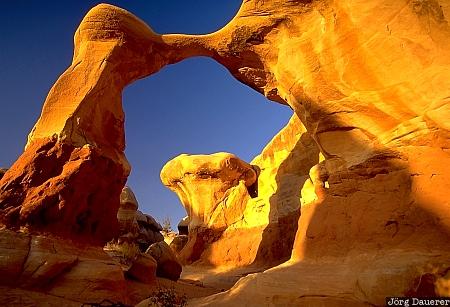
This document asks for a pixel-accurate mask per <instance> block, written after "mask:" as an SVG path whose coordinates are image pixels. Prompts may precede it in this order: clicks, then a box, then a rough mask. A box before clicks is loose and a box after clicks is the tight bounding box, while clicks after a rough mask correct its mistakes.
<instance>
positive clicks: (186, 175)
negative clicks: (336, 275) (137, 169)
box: [161, 152, 257, 229]
mask: <svg viewBox="0 0 450 307" xmlns="http://www.w3.org/2000/svg"><path fill="white" fill-rule="evenodd" d="M256 176H257V175H256V171H255V170H254V169H253V168H252V167H251V165H249V164H247V163H245V162H244V161H242V160H241V159H239V158H238V157H236V156H235V155H233V154H230V153H225V152H220V153H215V154H212V155H186V154H183V155H180V156H178V157H176V158H175V159H173V160H171V161H169V162H168V163H167V164H166V165H165V166H164V167H163V169H162V170H161V180H162V182H163V184H164V185H166V186H167V187H169V188H170V189H171V190H173V191H174V192H175V193H177V195H178V197H179V198H180V200H181V202H182V203H183V206H184V208H185V209H186V211H187V212H188V215H189V219H190V222H189V228H190V229H194V228H197V227H200V226H215V225H216V224H215V223H214V222H212V221H211V218H212V217H213V215H214V212H215V211H216V209H217V206H218V205H219V203H220V202H221V201H223V199H224V198H226V197H228V194H229V193H230V189H231V188H233V187H237V186H238V185H240V184H242V185H243V187H244V188H249V187H251V186H252V185H253V184H254V183H255V181H256ZM230 222H234V221H230Z"/></svg>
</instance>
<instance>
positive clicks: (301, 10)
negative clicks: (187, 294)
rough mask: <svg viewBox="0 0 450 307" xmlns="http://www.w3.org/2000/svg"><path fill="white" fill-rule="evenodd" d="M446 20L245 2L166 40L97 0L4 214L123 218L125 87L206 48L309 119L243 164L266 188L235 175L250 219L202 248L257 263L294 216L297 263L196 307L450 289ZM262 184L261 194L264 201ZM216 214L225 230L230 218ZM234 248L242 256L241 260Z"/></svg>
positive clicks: (376, 10)
mask: <svg viewBox="0 0 450 307" xmlns="http://www.w3.org/2000/svg"><path fill="white" fill-rule="evenodd" d="M449 16H450V4H449V3H448V1H444V0H422V1H416V0H414V1H388V0H367V1H350V0H342V1H332V0H330V1H326V0H301V1H279V0H265V1H259V0H249V1H244V2H243V5H242V7H241V9H240V11H239V12H238V14H237V16H236V17H235V18H234V19H233V20H232V21H231V22H230V23H229V24H228V25H227V26H225V27H224V28H223V29H221V30H219V31H217V32H215V33H212V34H208V35H201V36H187V35H162V36H159V35H156V34H154V33H153V32H152V31H151V30H150V29H149V28H148V27H147V26H146V25H145V24H143V23H142V21H140V20H138V19H137V18H136V17H134V16H132V15H131V14H129V13H128V12H126V11H123V10H121V9H118V8H115V7H113V6H108V5H100V6H97V7H96V8H94V9H93V10H91V11H90V12H89V13H88V15H87V16H86V17H85V19H84V20H83V21H82V23H81V25H80V27H79V29H78V30H77V32H76V35H75V51H74V59H73V63H72V64H71V66H70V67H69V68H68V69H67V70H66V72H65V73H64V74H63V75H62V76H61V77H60V78H59V79H58V81H57V82H56V84H55V85H54V87H53V88H52V90H51V91H50V93H49V95H48V97H47V100H46V102H45V104H44V107H43V111H42V114H41V117H40V119H39V121H38V122H37V123H36V125H35V127H34V128H33V131H32V132H31V134H30V137H29V142H28V145H27V148H26V151H25V153H24V154H23V155H22V156H21V157H20V158H19V159H18V161H17V162H16V163H15V164H14V165H13V166H12V167H11V169H10V170H9V171H8V172H7V173H6V174H5V175H4V177H3V178H2V179H1V180H0V210H1V221H2V223H3V224H4V225H5V226H6V227H9V228H19V227H22V226H27V227H28V228H29V229H32V230H34V231H49V232H52V233H58V234H64V235H68V236H71V237H74V238H77V239H95V240H97V241H104V240H105V239H106V238H105V236H107V233H112V232H113V230H114V227H112V226H111V225H107V224H105V222H104V220H105V219H107V220H113V219H114V217H115V215H116V213H117V208H118V207H119V195H120V191H121V189H122V187H123V185H124V183H125V179H126V177H127V175H128V173H129V165H128V163H127V161H126V159H125V156H124V153H123V150H124V144H125V143H124V133H123V118H124V117H123V112H122V107H121V101H120V99H121V98H120V97H121V91H122V89H123V87H124V86H126V85H127V84H129V83H131V82H132V81H134V80H136V79H137V78H141V77H144V76H147V75H149V74H152V73H155V72H157V71H158V70H159V69H160V68H161V67H163V66H164V65H167V64H169V63H175V62H177V61H180V60H182V59H184V58H186V57H189V56H195V55H203V56H210V57H212V58H214V59H216V60H217V61H218V62H219V63H221V64H223V65H224V66H225V67H226V68H227V69H228V70H229V71H230V72H231V74H233V76H235V77H236V78H237V79H238V80H240V81H241V82H243V83H245V84H247V85H248V86H250V87H252V88H254V89H255V90H257V91H259V92H261V93H263V94H264V95H265V96H266V97H268V98H269V99H271V100H274V101H277V102H279V103H282V104H287V105H289V106H290V107H291V108H292V109H293V110H294V112H295V114H296V116H297V117H298V119H299V121H298V124H297V127H298V128H295V129H293V128H288V127H290V125H291V124H289V125H288V126H287V128H285V129H287V130H286V131H289V130H290V129H291V130H292V131H295V132H293V133H289V132H283V131H284V130H283V131H282V132H280V134H279V135H278V136H279V137H278V138H275V140H274V142H273V145H272V149H268V150H267V151H266V156H264V154H263V155H262V156H260V157H259V158H257V159H255V161H254V162H251V163H250V164H252V165H256V166H259V168H260V169H261V173H260V174H259V176H258V184H257V185H258V188H257V191H258V194H257V196H256V197H255V196H254V195H250V194H246V193H247V192H246V191H248V190H247V188H246V186H245V185H243V186H242V188H240V189H241V191H238V188H239V185H238V186H237V187H236V188H233V190H234V191H235V192H234V193H235V194H233V195H234V196H233V197H234V198H233V197H232V195H231V194H230V197H229V199H230V203H228V204H227V207H235V206H241V207H238V208H240V209H239V210H237V212H243V213H242V217H245V219H244V218H243V219H242V220H241V221H239V222H237V223H235V224H233V225H232V226H231V225H228V224H227V223H226V222H225V225H228V226H227V227H225V229H224V231H223V233H222V234H221V238H220V240H218V239H215V238H213V239H212V240H210V239H209V238H207V237H206V238H205V240H209V241H208V242H210V243H209V245H207V246H206V247H207V248H206V249H205V251H204V252H203V253H202V255H200V256H199V257H201V259H207V260H208V261H209V262H210V263H215V262H214V261H217V262H220V263H224V262H226V263H228V264H230V265H243V264H246V263H251V262H253V261H254V260H255V259H258V251H259V250H261V249H262V247H264V244H262V242H274V241H273V240H272V239H268V240H267V239H266V240H264V238H267V237H268V238H271V237H274V236H276V237H277V238H279V240H278V241H279V242H281V241H282V238H283V237H282V236H279V234H277V233H276V232H274V231H271V229H273V228H270V227H274V226H273V225H276V221H278V225H280V221H281V220H282V219H281V218H279V217H280V216H290V217H291V221H292V219H293V218H292V216H294V214H297V217H298V215H300V218H298V219H297V218H295V220H296V221H297V223H296V224H297V226H295V228H297V230H296V235H295V240H292V248H290V250H291V254H292V255H291V260H290V261H289V262H287V263H285V264H283V265H281V266H279V267H275V268H273V269H271V270H269V271H266V272H264V273H262V274H253V275H251V276H248V277H246V278H244V279H242V280H241V281H240V282H239V283H238V284H237V285H236V286H235V287H234V288H232V289H231V290H230V291H227V292H224V293H222V294H219V295H215V296H213V297H210V298H206V299H202V300H198V301H196V302H193V305H195V306H206V305H212V306H220V305H225V306H230V305H249V306H250V305H267V304H269V305H270V304H278V305H287V306H288V305H302V304H303V305H305V304H311V305H314V304H316V305H320V304H322V305H324V304H329V305H334V306H339V305H341V306H352V305H353V306H361V305H383V304H384V297H385V296H387V295H396V296H398V295H402V294H420V295H430V294H431V295H433V294H436V295H447V296H448V295H450V293H449V290H448V289H449V287H448V279H449V277H448V268H449V267H450V263H449V259H450V246H449V245H448V242H449V239H450V238H449V233H450V204H449V196H448V191H449V190H450V180H449V175H448V173H449V171H448V168H449V167H448V166H449V165H450V156H449V148H450V142H449V136H450V135H449V129H450V125H449V121H448V118H449V115H450V114H449V113H450V108H449V100H450V99H449V97H450V83H449V82H448V80H449V77H450V54H449V52H450V51H449V50H450V48H449V47H450V28H449V25H448V18H450V17H449ZM298 119H295V118H294V119H293V121H296V120H298ZM293 126H295V125H291V127H293ZM283 135H286V137H285V138H284V137H283ZM297 137H298V139H299V140H300V143H299V142H298V141H296V140H297V139H296V138H297ZM275 144H278V145H276V146H275ZM292 144H299V145H298V146H294V147H292V146H291V145H292ZM269 146H270V145H269ZM270 152H273V154H271V153H270ZM272 156H273V159H272V158H270V157H272ZM283 156H284V158H283ZM286 159H287V160H288V161H290V162H286V163H284V162H283V160H286ZM284 165H286V169H285V168H284ZM281 166H283V167H281ZM288 166H289V167H288ZM271 168H272V170H273V172H274V173H273V174H270V171H269V169H271ZM265 171H266V173H264V172H265ZM283 182H285V183H283ZM271 185H273V186H274V187H276V188H272V187H271ZM105 187H108V188H105ZM291 187H295V188H292V190H291V189H290V188H291ZM271 189H272V190H271ZM273 190H275V191H276V193H275V192H273ZM263 195H266V196H265V197H269V202H267V201H264V200H263V201H260V203H257V202H256V200H257V199H258V198H259V197H263ZM270 195H276V196H273V197H272V196H270ZM232 199H234V200H233V201H231V200H232ZM266 199H267V198H266ZM272 200H273V201H274V202H272ZM287 200H289V201H287ZM269 204H270V205H269ZM273 204H276V205H273ZM251 208H253V211H256V213H255V212H252V213H251V214H250V213H249V211H250V210H251ZM269 208H270V210H269ZM258 210H260V211H261V214H259V212H258ZM97 212H102V213H103V214H102V215H99V214H96V213H97ZM215 212H221V211H220V210H217V209H216V210H215ZM291 212H294V213H292V214H291ZM222 216H223V215H222ZM203 217H204V216H203ZM208 219H209V222H208V225H209V226H212V227H218V226H216V225H224V219H223V218H222V217H221V215H220V214H219V215H218V216H217V218H216V217H215V216H214V215H213V216H211V217H208ZM200 221H204V220H203V219H201V220H200ZM212 221H214V222H212ZM247 221H248V222H247ZM288 224H289V225H292V223H290V222H288ZM256 225H259V226H256ZM256 227H260V229H259V231H250V230H255V229H256ZM290 227H292V226H290ZM295 228H294V229H295ZM105 229H108V231H109V232H107V231H105ZM231 229H233V231H232V230H231ZM265 229H268V231H266V232H264V230H265ZM278 229H283V228H278ZM252 236H254V237H253V238H252ZM240 242H242V245H240V244H239V243H240ZM248 242H253V245H249V244H248ZM227 244H228V246H227ZM269 246H271V245H270V244H269ZM227 247H228V248H229V250H230V252H229V253H228V249H227ZM271 250H272V251H273V249H270V248H269V249H268V250H266V251H267V252H263V253H262V254H270V251H271ZM228 254H229V255H231V256H230V257H229V258H227V257H228V256H227V255H228ZM240 254H250V256H246V258H245V261H242V262H239V260H236V259H239V257H236V255H240ZM252 255H253V256H252ZM215 259H216V260H215ZM217 259H228V260H217Z"/></svg>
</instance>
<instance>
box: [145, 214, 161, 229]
mask: <svg viewBox="0 0 450 307" xmlns="http://www.w3.org/2000/svg"><path fill="white" fill-rule="evenodd" d="M145 216H146V217H147V225H148V227H149V228H150V229H151V230H153V231H154V232H159V231H162V230H163V228H162V226H161V224H160V223H158V222H157V221H156V220H155V219H154V218H153V216H151V215H148V214H145Z"/></svg>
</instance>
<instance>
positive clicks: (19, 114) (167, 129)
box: [0, 0, 292, 226]
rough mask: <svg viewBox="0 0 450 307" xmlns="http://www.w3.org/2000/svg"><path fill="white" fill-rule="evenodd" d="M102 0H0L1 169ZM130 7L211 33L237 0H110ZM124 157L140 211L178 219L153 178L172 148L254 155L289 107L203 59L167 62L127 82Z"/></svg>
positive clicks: (178, 28) (149, 18)
mask: <svg viewBox="0 0 450 307" xmlns="http://www.w3.org/2000/svg"><path fill="white" fill-rule="evenodd" d="M100 2H101V1H75V0H73V1H43V0H42V1H1V3H0V38H1V41H0V103H1V120H0V140H1V151H0V167H9V166H10V165H11V164H12V163H13V162H14V161H15V160H16V159H17V157H18V156H19V155H20V154H21V152H22V151H23V146H24V145H25V143H26V137H27V135H28V133H29V131H30V130H31V128H32V126H33V125H34V123H35V122H36V120H37V118H38V116H39V114H40V110H41V107H42V104H43V102H44V100H45V97H46V95H47V93H48V90H49V89H50V87H51V86H52V85H53V83H54V82H55V80H56V79H57V78H58V76H59V75H60V74H61V73H62V72H63V71H64V70H65V69H66V68H67V67H68V66H69V65H70V62H71V59H72V49H73V33H74V31H75V29H76V28H77V26H78V24H79V23H80V21H81V19H82V18H83V16H84V15H85V14H86V12H87V11H88V10H89V9H90V8H91V7H93V6H94V5H95V4H97V3H100ZM108 3H110V4H115V5H117V6H120V7H122V8H125V9H127V10H129V11H130V12H132V13H134V14H135V15H137V16H138V17H139V18H141V19H142V20H144V21H145V22H147V23H148V24H149V25H150V26H151V27H152V28H153V30H154V31H156V32H158V33H191V34H202V33H209V32H213V31H215V30H217V29H220V28H221V27H222V26H224V25H225V24H226V23H227V22H228V21H230V20H231V19H232V18H233V16H234V15H235V14H236V12H237V10H238V9H239V6H240V4H241V0H226V1H213V0H195V1H186V0H184V1H181V0H171V1H167V0H158V1H156V0H154V1H151V0H146V1H144V0H141V1H109V2H108ZM123 104H124V109H125V113H126V138H127V149H126V154H127V157H128V160H129V161H130V163H131V165H132V168H133V169H132V173H131V175H130V177H129V180H128V184H129V185H130V186H131V187H132V189H133V190H134V192H135V194H136V197H137V198H138V201H139V206H140V208H141V210H142V211H144V212H146V213H150V214H152V215H153V216H154V217H155V218H157V219H158V220H160V221H161V220H162V219H163V218H165V217H170V218H171V220H172V225H173V226H176V224H177V223H178V220H179V219H180V218H182V217H183V216H185V211H184V209H183V208H182V206H181V204H180V203H179V201H178V198H177V197H176V195H175V194H174V193H172V192H171V191H169V190H168V189H166V188H165V187H164V186H163V185H162V184H161V182H160V179H159V172H160V170H161V168H162V166H163V165H164V164H165V163H166V162H167V161H169V160H170V159H172V158H173V157H175V156H177V155H179V154H181V153H192V154H196V153H197V154H200V153H201V154H203V153H213V152H218V151H228V152H231V153H234V154H236V155H238V156H239V157H241V158H242V159H244V160H246V161H250V160H251V159H252V158H253V157H254V156H256V155H257V154H258V153H259V152H260V151H261V149H262V148H263V147H264V146H265V144H267V142H268V141H269V140H270V139H271V138H272V137H273V136H274V135H275V134H276V133H277V131H279V130H280V129H281V128H282V127H283V126H284V125H285V124H286V122H287V121H288V119H289V117H290V115H291V114H292V111H291V110H290V109H289V108H287V107H285V106H281V105H278V104H276V103H273V102H269V101H268V100H267V99H266V98H265V97H263V96H262V95H260V94H259V93H257V92H255V91H253V90H252V89H250V88H248V87H246V86H245V85H243V84H241V83H239V82H238V81H236V80H235V79H234V78H233V77H232V76H231V75H230V74H229V73H228V71H227V70H226V69H224V68H223V67H222V66H220V65H219V64H217V63H215V62H214V61H212V60H210V59H206V58H194V59H189V60H186V61H184V62H181V63H178V64H176V65H172V66H168V67H166V68H164V69H163V70H162V71H160V72H158V73H157V74H156V75H153V76H150V77H148V78H146V79H143V80H140V81H138V82H136V83H134V84H132V85H130V86H128V87H127V88H126V89H125V91H124V93H123Z"/></svg>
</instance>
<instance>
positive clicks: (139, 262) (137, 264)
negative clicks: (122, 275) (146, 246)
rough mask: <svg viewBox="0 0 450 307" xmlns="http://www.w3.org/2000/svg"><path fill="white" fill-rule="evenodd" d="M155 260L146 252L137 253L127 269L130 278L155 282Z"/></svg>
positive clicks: (148, 282) (149, 282)
mask: <svg viewBox="0 0 450 307" xmlns="http://www.w3.org/2000/svg"><path fill="white" fill-rule="evenodd" d="M156 266H157V264H156V260H155V259H154V258H153V257H152V256H150V255H148V254H139V255H138V256H137V257H136V259H134V260H133V264H132V265H131V267H130V268H129V270H128V271H127V274H128V275H129V276H131V277H132V278H134V279H136V280H138V281H141V282H143V283H146V284H152V283H155V282H156Z"/></svg>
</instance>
